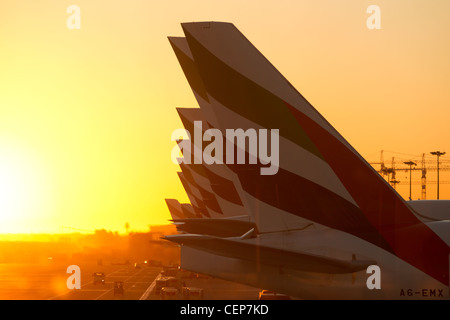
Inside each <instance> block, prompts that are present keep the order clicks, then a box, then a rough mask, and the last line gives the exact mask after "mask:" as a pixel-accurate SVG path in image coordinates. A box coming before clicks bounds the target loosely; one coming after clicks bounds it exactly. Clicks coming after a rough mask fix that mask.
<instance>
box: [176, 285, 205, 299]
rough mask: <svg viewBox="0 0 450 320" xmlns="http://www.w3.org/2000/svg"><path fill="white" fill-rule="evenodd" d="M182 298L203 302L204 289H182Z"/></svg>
mask: <svg viewBox="0 0 450 320" xmlns="http://www.w3.org/2000/svg"><path fill="white" fill-rule="evenodd" d="M181 297H182V299H183V300H203V289H202V288H195V287H182V288H181Z"/></svg>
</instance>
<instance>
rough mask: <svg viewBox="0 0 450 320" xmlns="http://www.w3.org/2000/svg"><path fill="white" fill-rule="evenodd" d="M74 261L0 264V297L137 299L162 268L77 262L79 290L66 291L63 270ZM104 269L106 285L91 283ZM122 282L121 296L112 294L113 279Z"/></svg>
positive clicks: (20, 298)
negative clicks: (122, 290) (79, 281)
mask: <svg viewBox="0 0 450 320" xmlns="http://www.w3.org/2000/svg"><path fill="white" fill-rule="evenodd" d="M71 264H73V263H61V262H60V263H55V262H46V263H26V264H25V263H20V264H19V263H8V264H0V300H139V298H140V297H141V296H142V295H143V294H144V292H145V291H146V290H147V288H148V287H149V285H150V284H151V283H152V282H153V281H154V279H155V278H156V276H157V275H158V274H159V273H160V272H161V268H157V267H145V268H139V269H135V268H134V266H133V265H124V264H122V265H113V264H110V263H108V264H105V265H102V266H99V265H97V263H94V262H92V263H89V262H88V263H79V264H77V265H78V266H79V267H80V270H81V278H80V280H81V289H73V290H69V289H68V288H67V284H66V282H67V279H68V277H69V276H70V274H68V273H66V271H67V267H68V266H69V265H71ZM94 272H104V273H105V275H106V277H105V284H96V285H94V284H93V281H92V280H93V277H92V274H93V273H94ZM115 281H123V282H124V286H123V287H124V295H123V296H121V295H114V290H113V286H114V282H115Z"/></svg>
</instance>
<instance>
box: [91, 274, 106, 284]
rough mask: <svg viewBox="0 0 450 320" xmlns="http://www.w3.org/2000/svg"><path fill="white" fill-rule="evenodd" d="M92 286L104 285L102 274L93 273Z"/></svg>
mask: <svg viewBox="0 0 450 320" xmlns="http://www.w3.org/2000/svg"><path fill="white" fill-rule="evenodd" d="M92 277H93V278H94V280H93V283H94V284H105V274H104V273H103V272H94V273H93V274H92Z"/></svg>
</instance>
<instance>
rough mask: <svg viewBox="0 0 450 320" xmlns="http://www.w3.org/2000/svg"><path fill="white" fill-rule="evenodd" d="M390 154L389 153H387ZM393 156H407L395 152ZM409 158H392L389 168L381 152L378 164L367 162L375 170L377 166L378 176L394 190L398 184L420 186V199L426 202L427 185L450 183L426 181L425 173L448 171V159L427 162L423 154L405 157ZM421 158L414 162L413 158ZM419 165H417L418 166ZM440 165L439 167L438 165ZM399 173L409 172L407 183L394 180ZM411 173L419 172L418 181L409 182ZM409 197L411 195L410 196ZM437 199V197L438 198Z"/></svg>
mask: <svg viewBox="0 0 450 320" xmlns="http://www.w3.org/2000/svg"><path fill="white" fill-rule="evenodd" d="M389 152H391V151H389ZM391 153H394V154H399V155H403V156H404V155H407V154H402V153H397V152H391ZM442 155H443V154H442V153H440V154H439V156H442ZM407 156H409V158H407V159H404V158H403V159H401V158H400V157H398V158H395V157H392V160H391V163H390V166H387V165H386V164H387V163H386V162H385V161H384V151H383V150H381V153H380V162H369V163H370V164H371V165H372V166H373V167H374V168H375V170H377V166H378V165H379V169H378V170H377V171H378V173H380V175H381V176H382V177H383V178H384V179H386V180H387V181H388V183H390V184H391V185H392V186H393V188H394V189H396V186H397V185H398V184H401V185H403V184H409V185H411V184H414V185H416V184H419V183H420V184H421V199H422V200H426V198H427V184H438V185H439V184H448V183H450V181H439V178H438V180H437V181H429V180H428V181H427V172H428V171H437V170H439V171H450V159H441V160H439V158H438V160H437V162H436V160H427V159H426V157H425V153H422V154H421V155H407ZM418 157H421V160H420V161H417V160H416V161H414V160H413V159H414V158H418ZM412 163H415V164H416V166H414V167H413V166H412ZM419 163H420V165H417V164H419ZM439 164H441V165H439ZM399 171H409V172H410V179H409V181H399V180H397V179H396V177H397V174H396V173H397V172H399ZM411 171H420V172H421V178H420V181H419V182H417V181H411ZM410 197H411V195H410ZM438 197H439V196H438Z"/></svg>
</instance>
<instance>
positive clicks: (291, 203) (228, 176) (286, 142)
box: [165, 22, 450, 299]
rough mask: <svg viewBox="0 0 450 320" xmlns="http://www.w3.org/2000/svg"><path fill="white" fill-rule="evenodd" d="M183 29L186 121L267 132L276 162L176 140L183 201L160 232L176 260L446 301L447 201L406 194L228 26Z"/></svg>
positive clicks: (235, 273) (327, 288)
mask: <svg viewBox="0 0 450 320" xmlns="http://www.w3.org/2000/svg"><path fill="white" fill-rule="evenodd" d="M182 28H183V31H184V34H185V37H169V41H170V44H171V46H172V48H173V50H174V52H175V55H176V58H177V59H178V62H179V63H180V65H181V68H182V70H183V72H184V75H185V76H186V78H187V81H188V83H189V85H190V87H191V89H192V91H193V93H194V95H195V98H196V100H197V102H198V105H199V108H178V109H177V111H178V114H179V116H180V118H181V120H182V123H183V125H184V127H185V129H186V130H187V131H188V132H194V131H195V129H196V128H195V127H194V126H197V127H198V123H201V130H202V131H203V132H205V130H207V129H217V130H219V131H220V132H222V133H223V137H225V132H226V130H230V129H234V130H238V129H242V130H244V132H247V130H250V129H254V130H260V129H268V130H273V129H276V130H278V131H277V132H278V133H279V139H278V141H277V142H278V143H279V146H278V148H279V149H278V150H279V155H278V157H279V159H278V160H279V163H278V168H277V171H276V173H275V174H269V175H263V174H261V169H262V168H265V167H267V166H268V164H267V161H266V162H264V161H263V159H259V160H258V161H257V162H256V163H210V164H206V163H204V162H203V163H202V162H201V161H199V160H201V159H198V155H199V154H201V152H196V150H197V151H198V149H199V148H200V149H204V148H205V147H207V146H203V145H199V144H198V143H196V141H195V139H191V140H186V139H185V140H180V141H178V143H179V145H180V144H182V143H183V144H184V146H186V144H187V143H188V144H190V148H181V147H180V149H181V151H182V153H183V159H189V160H192V161H184V162H185V163H183V162H182V161H180V162H181V163H180V167H181V172H179V173H178V175H179V178H180V180H181V183H182V185H183V187H184V189H185V190H186V192H187V195H188V197H189V200H190V203H179V202H178V201H177V200H175V199H166V203H167V206H168V208H169V211H170V213H171V215H172V221H173V223H174V224H175V225H176V227H177V230H178V232H179V233H178V234H176V235H170V236H165V239H167V240H170V241H173V242H175V243H178V244H180V246H181V268H183V269H186V270H190V271H193V272H198V273H203V274H208V275H211V276H213V277H218V278H222V279H226V280H231V281H235V282H239V283H243V284H247V285H251V286H254V287H256V288H263V289H268V290H272V291H275V292H279V293H283V294H287V295H290V296H293V297H297V298H303V299H403V298H405V299H408V298H410V299H421V298H432V299H449V297H450V290H449V270H450V268H449V264H450V261H449V260H450V248H449V244H450V221H446V219H450V202H449V201H442V200H441V201H440V202H436V201H414V202H412V201H405V200H404V199H403V198H402V197H401V196H400V195H399V194H398V193H397V192H396V191H395V190H394V189H393V188H392V187H391V186H390V185H389V184H388V183H387V182H386V181H385V180H384V179H383V178H382V177H381V176H380V175H379V174H378V173H377V172H376V171H375V170H374V169H373V168H372V167H371V166H370V165H369V164H368V163H367V162H366V161H365V160H364V159H363V158H362V157H361V156H360V155H359V154H358V153H357V152H356V151H355V150H354V149H353V148H352V146H351V145H350V144H349V143H348V142H347V141H346V140H345V139H344V138H343V137H342V136H341V135H340V134H339V133H338V132H337V131H336V130H335V129H334V128H333V126H332V125H331V124H330V123H329V122H327V120H326V119H325V118H324V117H323V116H322V115H321V114H320V113H319V112H318V111H317V110H316V109H315V108H314V107H313V106H312V105H311V104H310V103H309V102H308V101H307V100H306V99H305V98H304V97H303V96H302V95H301V94H300V93H299V92H298V91H297V90H296V89H295V88H294V87H293V86H292V85H291V84H290V83H289V82H288V81H287V80H286V79H285V78H284V77H283V76H282V75H281V74H280V73H279V72H278V70H277V69H276V68H275V67H274V66H273V65H272V64H271V63H270V62H269V61H268V60H267V59H266V58H265V57H264V56H263V55H262V54H261V53H260V52H259V51H258V50H257V49H256V48H255V47H254V46H253V45H252V44H251V43H250V41H249V40H247V38H246V37H245V36H244V35H243V34H242V33H241V32H240V31H239V30H238V29H237V28H236V27H235V26H234V25H233V24H231V23H223V22H194V23H183V24H182ZM324 91H326V88H324ZM197 130H198V128H197ZM216 139H217V137H216ZM223 139H224V140H226V137H225V138H223ZM212 140H213V139H212ZM227 142H228V143H229V142H230V141H227ZM232 142H233V143H234V144H235V145H236V143H235V141H232ZM266 142H267V141H266ZM211 143H213V142H211ZM272 143H273V142H272ZM203 144H204V143H203ZM223 145H225V141H224V143H223ZM235 147H236V150H234V151H236V153H237V152H239V151H241V152H245V155H246V156H247V159H249V157H251V156H252V153H254V152H253V151H252V149H251V147H250V146H249V145H247V146H246V147H245V149H244V150H237V149H239V148H241V147H240V146H235ZM259 147H261V145H259ZM241 149H242V148H241ZM269 150H270V148H269ZM200 151H203V150H200ZM226 152H230V150H229V149H227V150H226ZM196 157H197V158H196ZM247 162H248V161H247Z"/></svg>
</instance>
